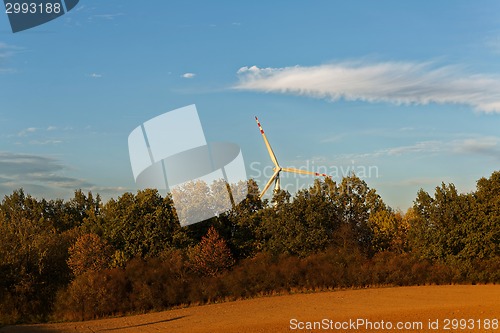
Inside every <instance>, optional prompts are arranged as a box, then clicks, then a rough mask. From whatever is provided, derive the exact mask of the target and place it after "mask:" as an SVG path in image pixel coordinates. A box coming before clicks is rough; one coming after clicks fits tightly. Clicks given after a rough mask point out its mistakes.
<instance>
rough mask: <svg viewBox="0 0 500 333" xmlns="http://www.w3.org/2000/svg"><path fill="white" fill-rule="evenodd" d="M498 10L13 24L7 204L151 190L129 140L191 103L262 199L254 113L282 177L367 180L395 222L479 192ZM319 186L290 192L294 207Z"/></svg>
mask: <svg viewBox="0 0 500 333" xmlns="http://www.w3.org/2000/svg"><path fill="white" fill-rule="evenodd" d="M499 13H500V3H499V2H498V1H479V2H472V1H440V2H437V3H434V2H430V1H429V2H422V1H418V2H417V1H414V2H401V1H357V2H347V1H344V2H341V1H309V2H305V1H274V2H269V1H252V2H241V1H240V2H236V1H215V2H210V3H208V2H203V1H159V0H155V1H148V2H139V1H136V2H133V1H118V0H108V1H96V0H95V1H94V0H81V1H80V3H79V5H78V6H77V7H76V8H75V9H74V10H72V11H71V12H69V13H67V14H66V15H64V16H62V17H60V18H59V19H56V20H54V21H51V22H49V23H47V24H44V25H42V26H39V27H36V28H33V29H30V30H26V31H24V32H19V33H16V34H13V33H12V32H11V30H10V26H9V24H8V20H7V16H6V15H5V14H1V13H0V128H1V131H0V195H2V196H3V195H5V194H9V193H11V192H12V190H14V189H16V188H19V187H23V188H24V189H25V190H26V191H27V192H29V193H32V194H33V195H35V196H39V197H41V196H43V197H47V198H56V197H62V198H68V197H70V196H71V195H72V192H73V190H74V189H77V188H82V189H83V190H92V191H93V192H98V193H101V195H102V196H103V197H105V198H109V197H117V196H119V195H121V194H122V193H124V192H125V191H134V192H135V190H136V187H135V183H134V179H133V175H132V171H131V167H130V161H129V155H128V147H127V138H128V135H129V134H130V132H131V131H132V130H133V129H134V128H136V127H137V126H139V125H140V124H142V123H143V122H145V121H147V120H148V119H151V118H153V117H155V116H157V115H160V114H162V113H164V112H167V111H169V110H173V109H176V108H179V107H183V106H186V105H190V104H196V106H197V108H198V112H199V115H200V118H201V121H202V124H203V127H204V131H205V135H206V137H207V140H208V141H230V142H235V143H238V144H239V145H240V146H241V149H242V152H243V155H244V158H245V162H246V165H247V173H248V176H249V177H255V178H257V180H258V181H259V183H260V184H261V187H263V185H264V183H265V181H266V180H267V179H265V177H257V176H259V170H269V167H270V166H271V161H270V160H269V157H268V156H267V152H266V150H265V146H264V144H263V142H262V138H261V137H260V133H259V131H258V129H257V126H256V124H255V121H254V118H253V117H254V115H258V116H259V118H260V120H261V122H262V125H263V127H264V129H265V130H266V133H267V135H268V138H269V140H270V142H271V145H272V146H273V148H274V150H275V153H276V155H277V157H278V160H279V161H280V163H281V164H282V166H294V167H307V166H311V167H312V168H313V169H314V168H320V167H322V168H327V171H329V172H330V173H334V174H335V175H339V176H341V174H342V172H348V171H349V170H350V169H352V168H354V171H356V172H357V173H358V174H359V173H363V171H366V174H365V175H361V176H365V177H364V180H365V181H366V182H367V183H368V185H369V186H371V187H374V188H376V189H377V191H378V192H379V193H380V194H381V195H382V197H383V199H384V200H385V201H386V202H387V203H388V204H389V205H391V206H392V207H394V208H398V207H399V208H402V209H406V208H408V207H409V206H411V204H412V201H413V200H414V198H415V195H416V192H417V191H418V189H419V188H424V189H425V190H427V191H431V192H432V191H433V188H434V187H435V186H437V185H439V184H440V183H441V182H442V181H444V182H446V183H448V182H452V183H454V184H455V185H456V186H457V187H458V189H459V190H460V191H461V192H468V191H471V190H473V189H474V188H475V181H476V180H477V179H479V178H480V177H483V176H484V177H488V176H489V175H490V174H491V172H493V171H495V170H498V169H499V168H500V133H499V132H500V130H499V125H500V118H499V117H500V114H499V113H500V15H499ZM370 167H371V169H369V168H370ZM266 168H267V169H266ZM367 170H371V171H370V172H368V171H367ZM336 180H337V181H338V180H339V179H338V178H337V179H336ZM311 182H312V179H311V178H303V177H299V178H297V177H296V176H294V175H283V178H282V186H285V187H286V188H287V189H288V190H290V191H291V192H294V191H295V190H296V189H297V188H301V187H303V186H305V185H307V184H310V183H311Z"/></svg>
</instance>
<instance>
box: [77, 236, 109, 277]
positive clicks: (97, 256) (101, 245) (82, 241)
mask: <svg viewBox="0 0 500 333" xmlns="http://www.w3.org/2000/svg"><path fill="white" fill-rule="evenodd" d="M111 253H112V248H111V247H110V246H109V245H108V244H107V242H106V241H104V240H102V239H101V238H100V237H99V236H98V235H96V234H84V235H82V236H80V237H78V239H77V240H76V242H75V244H73V245H72V246H71V247H70V248H69V258H68V266H69V268H70V269H71V271H72V272H73V274H74V275H75V276H78V275H81V274H83V273H85V272H87V271H95V272H97V271H100V270H102V269H105V268H107V267H108V266H109V262H110V255H111Z"/></svg>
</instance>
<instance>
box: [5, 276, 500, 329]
mask: <svg viewBox="0 0 500 333" xmlns="http://www.w3.org/2000/svg"><path fill="white" fill-rule="evenodd" d="M292 318H296V319H297V320H299V321H309V322H311V321H321V320H323V319H325V318H327V319H331V320H334V321H338V322H343V321H349V320H357V319H367V320H370V321H372V322H380V321H382V320H384V322H386V323H387V322H388V321H390V322H392V323H394V325H396V323H397V322H400V321H403V322H407V321H412V322H414V321H417V322H422V323H423V330H413V332H416V331H419V332H444V331H445V330H444V329H443V325H444V320H445V319H454V318H455V319H473V320H475V323H476V324H475V325H476V326H477V321H478V320H483V319H493V318H496V319H500V286H495V285H486V286H471V285H466V286H424V287H399V288H374V289H363V290H346V291H335V292H322V293H315V294H296V295H288V296H276V297H266V298H257V299H252V300H245V301H237V302H228V303H223V304H213V305H206V306H198V307H191V308H185V309H176V310H170V311H164V312H159V313H151V314H145V315H137V316H130V317H123V318H113V319H103V320H94V321H87V322H76V323H62V324H46V325H26V326H8V327H4V328H2V329H0V333H27V332H30V333H31V332H33V333H36V332H54V333H56V332H57V333H65V332H120V333H122V332H123V333H126V332H146V333H148V332H179V333H182V332H186V333H188V332H189V333H191V332H242V333H250V332H289V331H291V330H290V320H291V319H292ZM429 320H432V321H436V320H439V322H440V329H439V330H430V329H428V322H429ZM312 331H315V332H316V331H318V330H304V332H312ZM333 331H335V330H333ZM340 331H345V330H339V332H340ZM350 331H352V332H355V331H363V330H350ZM364 331H366V330H364ZM372 331H373V330H372ZM411 331H412V330H405V329H402V330H397V329H393V330H392V332H411ZM450 331H458V332H460V330H450ZM377 332H384V330H377ZM461 332H500V328H497V329H496V330H493V329H490V330H484V329H475V330H471V329H467V330H462V331H461Z"/></svg>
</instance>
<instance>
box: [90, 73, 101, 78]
mask: <svg viewBox="0 0 500 333" xmlns="http://www.w3.org/2000/svg"><path fill="white" fill-rule="evenodd" d="M87 76H88V77H91V78H93V79H100V78H101V77H102V74H99V73H91V74H88V75H87Z"/></svg>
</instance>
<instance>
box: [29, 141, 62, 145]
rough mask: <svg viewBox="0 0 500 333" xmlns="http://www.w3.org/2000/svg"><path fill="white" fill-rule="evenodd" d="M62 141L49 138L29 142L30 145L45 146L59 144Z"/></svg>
mask: <svg viewBox="0 0 500 333" xmlns="http://www.w3.org/2000/svg"><path fill="white" fill-rule="evenodd" d="M60 143H62V140H53V139H48V140H31V141H30V142H29V144H30V145H38V146H45V145H57V144H60Z"/></svg>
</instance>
